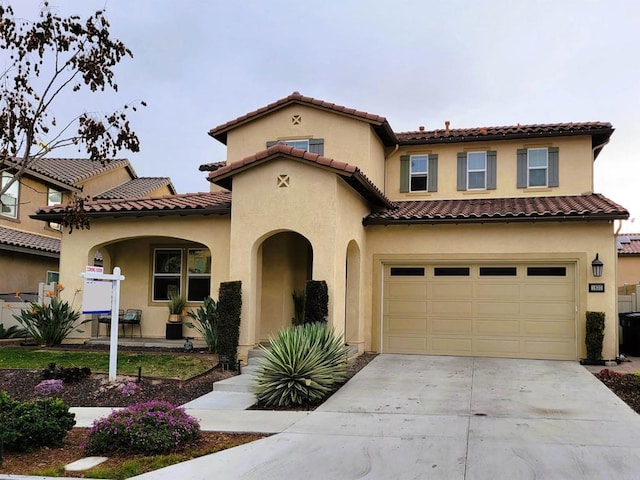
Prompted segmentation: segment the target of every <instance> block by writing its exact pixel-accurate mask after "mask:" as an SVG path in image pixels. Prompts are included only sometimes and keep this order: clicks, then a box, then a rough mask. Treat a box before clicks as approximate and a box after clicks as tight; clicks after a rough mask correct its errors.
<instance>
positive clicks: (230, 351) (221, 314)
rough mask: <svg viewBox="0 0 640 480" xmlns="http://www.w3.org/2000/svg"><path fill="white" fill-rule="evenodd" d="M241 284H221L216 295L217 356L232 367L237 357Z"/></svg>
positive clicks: (238, 282)
mask: <svg viewBox="0 0 640 480" xmlns="http://www.w3.org/2000/svg"><path fill="white" fill-rule="evenodd" d="M241 311H242V282H240V281H235V282H223V283H221V284H220V291H219V293H218V354H219V355H220V356H224V357H227V358H228V359H229V363H230V365H231V366H232V367H233V366H234V365H235V364H236V362H237V357H238V342H239V341H240V313H241Z"/></svg>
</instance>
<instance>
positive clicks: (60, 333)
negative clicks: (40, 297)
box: [13, 298, 90, 347]
mask: <svg viewBox="0 0 640 480" xmlns="http://www.w3.org/2000/svg"><path fill="white" fill-rule="evenodd" d="M13 318H15V319H16V320H17V321H18V322H19V323H20V325H22V327H23V328H24V329H25V330H26V331H27V335H28V336H29V337H31V338H33V340H34V341H35V342H36V343H37V344H38V345H45V346H47V347H55V346H57V345H60V344H61V343H62V341H63V340H64V339H65V338H67V336H68V335H69V334H70V333H71V332H73V331H74V330H77V328H76V325H75V322H76V321H77V320H78V319H79V318H80V312H77V311H75V310H73V309H72V308H71V306H70V305H69V302H63V301H61V300H59V299H58V298H52V299H51V303H50V304H49V305H41V304H39V303H31V306H30V308H27V309H24V310H21V311H20V315H14V316H13ZM87 321H90V320H85V321H84V322H82V323H86V322H87ZM78 331H80V330H78Z"/></svg>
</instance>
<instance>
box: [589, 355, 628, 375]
mask: <svg viewBox="0 0 640 480" xmlns="http://www.w3.org/2000/svg"><path fill="white" fill-rule="evenodd" d="M625 359H626V360H629V361H628V362H622V363H620V364H618V365H615V366H613V367H605V366H603V365H585V366H584V367H585V368H586V369H587V370H589V371H590V372H591V373H598V372H599V371H600V370H604V369H605V368H606V369H609V370H611V371H613V372H618V373H622V374H626V373H636V372H639V371H640V357H629V356H625Z"/></svg>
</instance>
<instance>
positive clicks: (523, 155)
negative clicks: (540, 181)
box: [517, 148, 527, 188]
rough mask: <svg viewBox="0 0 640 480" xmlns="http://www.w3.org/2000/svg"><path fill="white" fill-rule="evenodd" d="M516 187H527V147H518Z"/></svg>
mask: <svg viewBox="0 0 640 480" xmlns="http://www.w3.org/2000/svg"><path fill="white" fill-rule="evenodd" d="M517 167H518V188H527V149H526V148H519V149H518V161H517Z"/></svg>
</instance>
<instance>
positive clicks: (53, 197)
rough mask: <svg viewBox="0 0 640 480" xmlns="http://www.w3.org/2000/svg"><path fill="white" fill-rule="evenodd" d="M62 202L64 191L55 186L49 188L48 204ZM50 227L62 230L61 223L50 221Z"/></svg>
mask: <svg viewBox="0 0 640 480" xmlns="http://www.w3.org/2000/svg"><path fill="white" fill-rule="evenodd" d="M61 203H62V192H59V191H57V190H54V189H53V188H48V189H47V206H49V207H50V206H52V205H60V204H61ZM48 225H49V228H53V229H54V230H61V226H60V224H59V223H53V222H49V223H48Z"/></svg>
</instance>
